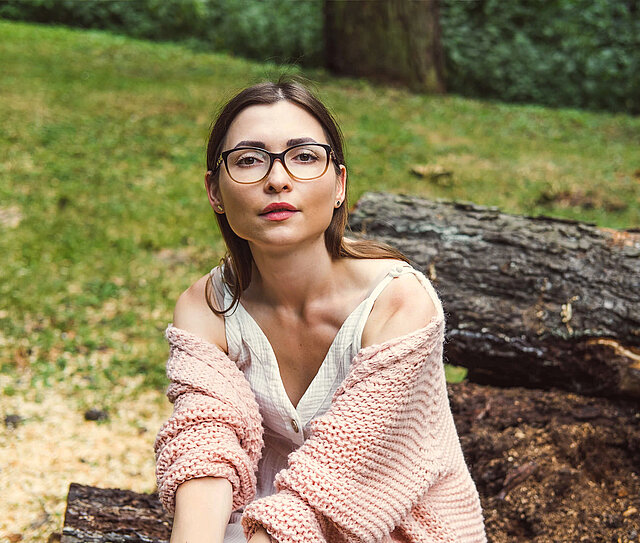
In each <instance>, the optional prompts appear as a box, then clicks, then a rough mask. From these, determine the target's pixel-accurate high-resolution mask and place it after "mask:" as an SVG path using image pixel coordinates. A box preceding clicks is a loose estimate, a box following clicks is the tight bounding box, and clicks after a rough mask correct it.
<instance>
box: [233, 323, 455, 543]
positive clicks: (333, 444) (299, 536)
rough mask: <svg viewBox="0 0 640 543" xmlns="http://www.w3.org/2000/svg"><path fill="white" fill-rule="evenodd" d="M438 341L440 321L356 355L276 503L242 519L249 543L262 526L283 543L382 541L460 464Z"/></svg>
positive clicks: (283, 479) (250, 509) (255, 506)
mask: <svg viewBox="0 0 640 543" xmlns="http://www.w3.org/2000/svg"><path fill="white" fill-rule="evenodd" d="M443 338H444V322H443V319H442V317H441V316H438V317H434V319H433V320H432V321H431V323H430V324H429V325H428V326H427V327H426V328H424V329H422V330H419V331H416V332H414V333H412V334H408V335H407V336H403V337H402V338H397V339H395V340H390V341H389V342H386V343H384V344H381V345H377V346H376V345H372V346H370V347H367V348H365V349H363V350H361V351H360V353H358V355H357V356H356V357H355V359H354V361H353V363H352V366H351V370H350V372H349V374H348V375H347V377H346V379H345V380H344V382H343V383H342V384H341V386H340V388H339V389H338V390H337V391H336V393H335V395H334V397H333V400H332V404H331V407H330V409H329V410H328V411H327V412H326V413H325V414H324V415H323V416H321V417H319V418H318V419H316V420H315V421H313V422H312V426H311V435H310V437H309V438H308V439H307V440H306V442H305V443H304V445H302V447H300V448H299V449H298V450H297V451H295V452H293V453H292V454H291V455H289V466H288V468H287V469H286V470H283V471H281V472H280V473H278V475H277V476H276V480H275V486H276V490H277V493H276V494H275V495H272V496H268V497H266V498H263V499H260V500H257V501H254V502H253V503H251V504H249V505H248V506H247V508H246V509H245V512H244V515H243V519H242V522H243V526H244V529H245V534H246V535H247V536H251V535H252V534H253V533H254V532H255V530H256V528H257V527H258V526H259V525H262V526H264V527H265V528H266V529H267V531H268V532H269V533H270V534H271V535H272V536H273V537H274V538H275V539H276V540H277V541H278V542H280V543H303V542H304V543H309V542H318V543H320V542H322V543H324V542H327V541H331V542H342V541H345V542H347V541H348V542H356V541H357V542H371V543H373V542H380V541H382V540H385V538H386V537H387V536H389V534H390V533H391V532H392V531H393V530H394V528H395V527H396V526H398V524H399V523H400V522H401V521H402V520H403V519H405V518H406V516H407V514H408V513H409V512H410V511H411V510H412V509H413V508H414V507H415V506H416V504H418V502H419V501H420V500H421V498H422V497H423V496H424V495H425V493H426V491H427V490H428V489H429V487H430V486H431V485H433V484H434V483H435V482H436V481H437V480H438V479H439V478H440V477H442V476H443V474H445V473H446V471H447V469H448V466H449V465H450V463H451V457H452V456H455V455H456V454H457V449H456V444H457V445H458V446H459V441H458V439H457V434H456V431H455V426H454V425H453V419H452V416H451V411H450V408H449V403H448V397H447V389H446V381H445V377H444V367H443V364H442V344H443ZM442 529H443V530H446V529H447V528H446V527H443V528H442ZM438 540H440V539H438Z"/></svg>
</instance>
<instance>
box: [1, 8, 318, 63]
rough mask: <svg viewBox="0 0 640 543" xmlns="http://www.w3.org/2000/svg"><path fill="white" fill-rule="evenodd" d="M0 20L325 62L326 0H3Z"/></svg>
mask: <svg viewBox="0 0 640 543" xmlns="http://www.w3.org/2000/svg"><path fill="white" fill-rule="evenodd" d="M0 17H4V18H7V19H21V20H27V21H34V22H41V23H58V24H64V25H69V26H80V27H83V28H102V29H106V30H112V31H117V32H123V33H126V34H129V35H131V36H134V37H137V38H147V39H153V40H186V41H189V42H191V44H192V45H193V46H194V47H195V48H203V49H209V50H211V49H213V50H217V51H225V52H232V53H234V54H237V55H241V56H247V57H250V58H260V59H261V60H275V61H279V62H300V63H302V64H306V65H319V64H320V63H321V61H322V20H323V19H322V0H296V1H292V0H269V2H264V1H263V0H136V1H130V0H90V1H87V0H0Z"/></svg>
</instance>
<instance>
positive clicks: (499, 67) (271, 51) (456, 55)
mask: <svg viewBox="0 0 640 543" xmlns="http://www.w3.org/2000/svg"><path fill="white" fill-rule="evenodd" d="M322 6H323V2H322V0H270V1H268V2H265V1H263V0H136V1H135V2H132V1H129V0H92V1H86V0H0V17H5V18H8V19H23V20H29V21H36V22H46V23H60V24H66V25H71V26H81V27H84V28H104V29H108V30H113V31H118V32H124V33H126V34H129V35H132V36H135V37H139V38H148V39H157V40H187V41H190V42H191V43H192V45H193V46H194V47H200V48H205V49H213V50H216V51H226V52H231V53H233V54H237V55H241V56H247V57H250V58H257V59H260V60H272V61H278V62H290V63H291V62H295V63H300V64H303V65H307V66H320V65H321V64H322V62H323V11H322ZM440 14H441V17H440V22H441V27H442V44H443V51H444V56H445V62H446V66H447V72H448V73H447V78H446V84H447V87H448V89H449V90H450V91H452V92H454V93H457V94H462V95H466V96H476V97H483V98H497V99H500V100H503V101H512V102H533V103H539V104H544V105H549V106H573V107H580V108H588V109H608V110H611V111H626V112H630V113H635V114H637V113H640V0H512V1H509V2H504V1H503V0H471V1H460V0H440ZM335 39H340V38H339V36H336V37H335Z"/></svg>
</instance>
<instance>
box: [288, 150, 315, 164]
mask: <svg viewBox="0 0 640 543" xmlns="http://www.w3.org/2000/svg"><path fill="white" fill-rule="evenodd" d="M293 160H295V161H296V162H301V163H310V162H316V161H317V160H318V155H317V154H316V153H315V152H313V151H312V150H311V149H298V150H297V151H296V153H295V154H294V156H293Z"/></svg>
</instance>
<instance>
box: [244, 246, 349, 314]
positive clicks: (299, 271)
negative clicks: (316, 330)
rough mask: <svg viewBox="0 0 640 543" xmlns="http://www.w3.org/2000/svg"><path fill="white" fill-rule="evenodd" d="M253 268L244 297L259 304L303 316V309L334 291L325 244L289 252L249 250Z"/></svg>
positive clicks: (333, 266)
mask: <svg viewBox="0 0 640 543" xmlns="http://www.w3.org/2000/svg"><path fill="white" fill-rule="evenodd" d="M251 252H252V254H253V260H254V268H253V273H252V279H251V284H250V285H249V288H248V289H247V294H248V295H249V296H250V297H251V298H253V299H257V298H259V299H260V300H261V301H262V302H264V303H267V304H270V305H273V306H280V307H282V308H286V309H290V310H292V311H295V312H296V313H298V314H300V315H304V313H305V309H306V308H307V307H308V306H309V305H310V304H311V303H312V302H313V301H314V300H317V299H318V298H319V297H321V296H323V295H326V294H328V293H330V292H331V290H333V288H334V287H335V285H336V283H337V281H336V262H335V261H334V260H333V259H332V258H331V256H330V255H329V252H328V251H327V248H326V247H325V244H324V237H323V238H322V239H321V240H319V241H316V242H314V243H310V244H305V245H302V246H301V245H296V246H295V247H292V248H279V249H278V250H277V251H274V250H273V247H270V248H269V249H268V250H263V249H261V248H259V247H254V246H252V247H251Z"/></svg>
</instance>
